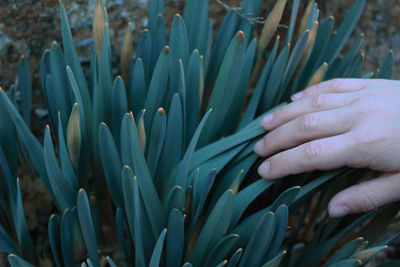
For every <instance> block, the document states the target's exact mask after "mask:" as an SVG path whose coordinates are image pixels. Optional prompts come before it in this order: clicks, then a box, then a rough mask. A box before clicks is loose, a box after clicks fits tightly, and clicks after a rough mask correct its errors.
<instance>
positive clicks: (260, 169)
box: [258, 161, 270, 178]
mask: <svg viewBox="0 0 400 267" xmlns="http://www.w3.org/2000/svg"><path fill="white" fill-rule="evenodd" d="M269 169H270V164H269V161H265V162H263V164H261V165H260V167H258V174H260V175H261V176H262V177H264V178H268V177H267V176H268V173H269Z"/></svg>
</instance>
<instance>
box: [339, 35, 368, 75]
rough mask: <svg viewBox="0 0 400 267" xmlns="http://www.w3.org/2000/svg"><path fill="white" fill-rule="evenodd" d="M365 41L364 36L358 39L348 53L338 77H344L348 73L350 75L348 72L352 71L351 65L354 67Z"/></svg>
mask: <svg viewBox="0 0 400 267" xmlns="http://www.w3.org/2000/svg"><path fill="white" fill-rule="evenodd" d="M363 40H364V35H363V34H361V36H360V37H359V38H358V39H357V41H356V42H355V43H354V44H353V46H352V47H351V49H350V50H349V52H348V53H347V55H346V57H345V58H344V59H343V61H342V64H341V65H340V68H339V69H338V70H337V72H336V74H335V75H336V76H337V77H342V76H344V75H345V74H346V73H348V70H349V69H350V67H351V65H353V62H354V61H355V59H356V57H357V55H358V52H359V50H360V48H361V45H362V42H363Z"/></svg>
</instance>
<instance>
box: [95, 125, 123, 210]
mask: <svg viewBox="0 0 400 267" xmlns="http://www.w3.org/2000/svg"><path fill="white" fill-rule="evenodd" d="M99 142H100V144H101V146H99V152H100V159H101V162H102V166H103V170H104V174H105V177H106V182H107V185H108V190H109V191H110V194H111V197H112V199H113V201H114V203H115V205H116V206H117V207H122V206H121V204H122V185H121V170H122V163H121V158H120V156H119V152H118V148H117V145H116V143H115V140H114V138H113V136H112V134H111V132H110V129H109V128H108V127H107V125H106V124H105V123H102V124H100V126H99Z"/></svg>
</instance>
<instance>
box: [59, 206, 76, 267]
mask: <svg viewBox="0 0 400 267" xmlns="http://www.w3.org/2000/svg"><path fill="white" fill-rule="evenodd" d="M75 221H76V208H73V209H72V210H69V209H66V210H65V211H64V214H63V216H62V218H61V225H60V240H62V242H60V243H61V252H62V256H63V259H64V266H73V264H74V227H75Z"/></svg>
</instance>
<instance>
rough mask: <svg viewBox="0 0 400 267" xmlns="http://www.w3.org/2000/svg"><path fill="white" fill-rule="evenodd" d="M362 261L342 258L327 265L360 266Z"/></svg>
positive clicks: (331, 266)
mask: <svg viewBox="0 0 400 267" xmlns="http://www.w3.org/2000/svg"><path fill="white" fill-rule="evenodd" d="M361 265H362V262H361V261H359V260H356V259H349V260H342V261H339V262H336V263H333V264H331V265H329V267H356V266H361Z"/></svg>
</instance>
